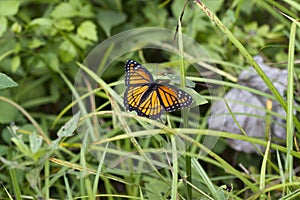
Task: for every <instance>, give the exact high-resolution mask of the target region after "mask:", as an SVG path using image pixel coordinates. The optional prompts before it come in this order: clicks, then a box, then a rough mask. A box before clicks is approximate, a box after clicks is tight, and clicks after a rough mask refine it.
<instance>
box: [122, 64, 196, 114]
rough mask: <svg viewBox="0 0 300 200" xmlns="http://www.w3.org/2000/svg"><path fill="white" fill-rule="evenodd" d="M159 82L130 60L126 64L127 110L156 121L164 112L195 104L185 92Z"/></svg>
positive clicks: (125, 98)
mask: <svg viewBox="0 0 300 200" xmlns="http://www.w3.org/2000/svg"><path fill="white" fill-rule="evenodd" d="M157 82H158V81H154V79H153V76H152V74H151V73H150V72H149V71H148V70H147V69H146V68H145V67H144V66H142V65H141V64H139V63H138V62H136V61H134V60H128V61H127V62H126V64H125V85H126V86H127V88H126V90H125V94H124V105H125V107H126V109H127V110H129V111H136V112H137V114H138V115H140V116H144V117H147V118H151V119H156V118H159V117H160V116H161V115H162V114H163V113H164V112H173V111H176V110H178V109H181V108H188V107H190V105H191V104H192V103H193V98H192V97H191V96H190V95H189V94H188V93H186V92H185V91H183V90H181V89H179V88H177V87H175V86H172V85H168V84H159V83H157Z"/></svg>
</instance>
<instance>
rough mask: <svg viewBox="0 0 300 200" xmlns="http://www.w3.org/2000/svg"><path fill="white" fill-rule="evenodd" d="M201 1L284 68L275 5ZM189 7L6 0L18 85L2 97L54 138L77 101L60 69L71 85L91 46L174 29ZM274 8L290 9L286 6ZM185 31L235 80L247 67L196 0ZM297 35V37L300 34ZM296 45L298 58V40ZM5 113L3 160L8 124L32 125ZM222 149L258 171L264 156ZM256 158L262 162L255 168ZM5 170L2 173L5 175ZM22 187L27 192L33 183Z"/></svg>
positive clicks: (6, 68) (151, 55)
mask: <svg viewBox="0 0 300 200" xmlns="http://www.w3.org/2000/svg"><path fill="white" fill-rule="evenodd" d="M203 2H204V3H205V4H206V5H207V6H208V7H209V8H210V9H211V10H212V11H213V12H214V13H216V14H217V15H218V17H219V18H220V19H221V20H222V21H223V22H224V24H225V25H226V26H227V27H228V28H230V30H231V31H232V32H233V33H234V35H235V36H236V37H237V38H238V39H239V40H240V41H241V42H242V43H243V45H244V46H245V47H246V48H247V50H248V51H249V52H250V53H251V54H252V55H257V54H260V55H263V56H264V58H265V60H267V61H269V62H272V63H282V62H283V63H282V65H279V67H284V66H285V65H284V64H285V63H284V62H286V61H287V53H286V52H287V48H288V37H289V26H290V23H289V22H288V21H287V20H286V19H285V18H284V17H282V16H281V15H278V13H277V12H276V10H275V9H274V8H273V5H272V4H275V3H274V2H273V1H224V0H206V1H204V0H203ZM184 3H185V1H182V0H175V1H168V0H166V1H158V0H153V1H121V0H115V1H111V0H68V1H58V0H56V1H43V0H25V1H16V0H11V1H8V0H7V1H1V2H0V25H1V29H0V37H1V38H0V70H1V72H2V73H5V74H7V75H9V76H10V77H11V78H12V79H13V80H15V81H16V82H17V83H18V84H19V87H16V88H13V89H9V90H2V91H0V95H2V96H5V97H7V98H9V99H12V100H14V101H15V102H17V103H18V104H19V105H21V106H22V107H23V108H25V109H26V110H28V111H29V112H30V114H31V115H32V116H34V117H35V118H36V119H37V121H38V122H39V123H40V124H41V126H42V128H43V130H45V131H46V132H48V133H49V135H50V137H51V138H56V131H57V130H58V129H59V128H60V126H61V125H62V124H63V123H64V122H66V121H67V119H69V117H68V116H71V114H72V113H71V112H68V113H67V114H68V116H65V117H63V118H61V120H59V123H57V124H56V125H55V127H52V125H53V120H54V118H55V117H56V116H57V115H58V113H60V112H61V110H62V109H64V108H65V107H66V106H67V105H68V104H70V102H71V101H72V98H71V97H72V94H71V92H70V90H69V89H68V87H66V84H65V82H64V81H63V80H62V79H61V77H60V75H59V72H60V71H63V72H64V74H66V75H67V76H68V78H69V79H70V80H72V81H73V80H74V78H75V76H76V72H77V71H78V66H77V65H76V62H82V61H83V60H84V58H85V56H86V55H87V54H88V53H89V52H90V50H91V49H93V47H95V46H96V45H97V44H99V43H100V42H102V41H104V40H105V39H107V38H109V37H110V36H112V35H115V34H117V33H120V32H122V31H126V30H129V29H133V28H137V27H151V26H154V27H164V28H170V29H173V30H174V29H175V28H176V25H177V20H178V18H179V16H180V14H181V12H182V9H183V7H184ZM277 3H278V4H283V5H286V4H284V3H283V2H277ZM275 5H276V4H275ZM287 6H288V5H287ZM285 11H286V12H287V13H288V14H290V15H291V16H295V14H294V13H297V10H295V9H293V7H288V8H287V10H285ZM182 26H183V32H184V33H185V34H187V35H189V36H190V37H192V38H193V39H195V40H196V41H197V42H199V43H200V44H201V45H203V46H204V47H205V49H206V50H207V51H208V52H209V55H210V56H211V58H212V59H213V60H216V64H217V66H218V67H219V68H220V69H223V70H225V71H226V72H228V73H230V74H232V75H234V76H236V77H237V76H238V74H239V72H240V71H241V70H242V69H244V68H246V67H248V64H247V63H246V62H245V60H244V58H243V57H242V56H241V55H240V54H239V52H238V51H237V50H236V48H235V47H234V46H233V45H232V44H231V42H229V41H228V39H227V38H226V37H225V36H224V35H223V34H222V33H221V32H220V31H219V30H218V28H217V27H216V26H215V25H214V24H213V23H212V22H211V21H210V20H208V18H207V17H206V16H205V14H204V13H202V12H200V11H199V10H198V9H195V5H194V3H193V2H192V1H190V2H189V3H188V6H187V7H186V9H185V13H184V16H183V19H182ZM297 34H298V38H299V32H297ZM296 48H297V49H296V51H297V53H299V48H300V45H299V43H297V44H296ZM297 55H298V54H297ZM145 58H146V60H147V61H149V62H151V61H157V60H166V59H167V58H166V57H163V56H162V57H161V55H158V54H157V52H151V51H149V52H145ZM123 63H124V60H120V61H118V62H117V63H114V64H115V65H116V66H115V67H120V66H123ZM298 74H299V73H298ZM121 75H122V73H121V72H120V73H115V72H113V71H111V72H110V73H109V72H108V73H106V74H105V76H104V77H102V78H103V79H104V80H105V81H107V82H111V81H112V80H117V79H118V78H119V77H120V76H121ZM0 113H1V114H0V123H1V125H0V127H1V129H2V131H1V139H0V145H1V146H0V147H1V149H2V150H1V151H0V155H1V156H4V157H5V156H6V147H7V146H8V145H11V141H10V139H9V138H10V136H9V133H8V131H7V129H6V128H5V127H7V126H8V124H9V123H11V122H14V123H15V124H17V125H18V126H23V127H26V126H27V127H29V128H28V129H31V128H32V127H31V128H30V124H28V122H27V120H26V119H25V118H24V116H23V115H22V114H21V113H20V112H18V111H17V110H16V109H15V108H14V107H13V106H11V105H9V104H7V103H5V102H2V101H1V102H0ZM25 129H26V128H25ZM225 147H226V145H225V144H220V145H219V146H217V148H216V149H215V150H216V151H217V152H219V153H222V154H223V155H225V157H227V159H228V161H229V162H231V163H239V161H240V160H239V159H243V161H246V162H247V163H251V164H250V165H254V166H255V165H258V164H259V163H260V162H259V160H260V159H261V158H257V157H253V156H251V155H246V156H245V155H242V156H241V157H237V158H232V157H228V156H226V155H230V154H231V153H232V151H231V150H230V149H225ZM231 159H232V160H231ZM253 160H258V161H257V162H256V163H257V164H256V163H255V162H253ZM251 161H252V162H251ZM211 167H212V166H207V169H208V174H209V175H210V174H215V173H220V174H222V173H224V172H220V171H218V170H212V169H211ZM255 167H258V166H255ZM5 170H6V169H5V168H3V167H2V168H1V171H2V172H5ZM24 179H25V178H24ZM24 179H22V180H24ZM27 179H28V180H32V177H28V176H27ZM1 180H3V182H6V183H8V182H9V179H8V177H6V176H5V175H1ZM24 185H26V187H27V188H29V186H28V184H24ZM28 190H29V189H28ZM2 195H3V193H2Z"/></svg>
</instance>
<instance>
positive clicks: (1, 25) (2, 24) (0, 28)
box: [0, 16, 7, 37]
mask: <svg viewBox="0 0 300 200" xmlns="http://www.w3.org/2000/svg"><path fill="white" fill-rule="evenodd" d="M6 29H7V19H6V17H2V16H0V37H1V36H2V35H3V33H5V31H6Z"/></svg>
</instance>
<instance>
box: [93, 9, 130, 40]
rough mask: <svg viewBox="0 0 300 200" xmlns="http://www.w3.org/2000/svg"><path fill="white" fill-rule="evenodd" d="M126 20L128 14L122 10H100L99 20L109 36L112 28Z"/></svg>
mask: <svg viewBox="0 0 300 200" xmlns="http://www.w3.org/2000/svg"><path fill="white" fill-rule="evenodd" d="M125 20H126V15H125V14H124V13H120V12H115V11H108V10H99V13H98V14H97V22H98V23H99V24H100V26H101V27H102V28H103V30H104V32H105V34H106V35H107V36H108V37H109V36H111V33H110V30H111V29H112V27H114V26H116V25H119V24H121V23H122V22H124V21H125Z"/></svg>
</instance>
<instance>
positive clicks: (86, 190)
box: [0, 0, 300, 199]
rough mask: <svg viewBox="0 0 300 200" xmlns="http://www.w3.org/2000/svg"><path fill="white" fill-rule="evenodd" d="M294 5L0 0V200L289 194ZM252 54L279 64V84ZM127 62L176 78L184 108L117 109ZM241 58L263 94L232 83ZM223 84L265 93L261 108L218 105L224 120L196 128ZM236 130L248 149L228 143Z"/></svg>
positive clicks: (209, 0) (299, 190)
mask: <svg viewBox="0 0 300 200" xmlns="http://www.w3.org/2000/svg"><path fill="white" fill-rule="evenodd" d="M185 3H186V6H185ZM299 13H300V3H299V2H297V1H293V0H281V1H273V0H266V1H260V0H253V1H243V0H231V1H224V0H203V1H200V0H196V1H185V0H174V1H170V0H165V1H163V0H161V1H158V0H153V1H121V0H65V1H58V0H54V1H46V0H45V1H44V0H2V1H0V131H1V136H0V162H1V165H0V172H1V173H0V183H1V185H0V199H7V198H9V199H40V198H43V199H66V198H67V199H81V198H82V199H97V198H98V199H126V198H127V199H170V198H172V199H280V198H281V199H297V198H299V196H300V187H299V185H300V176H299V175H300V174H299V166H300V165H299V164H300V162H299V158H300V153H299V147H298V143H299V137H300V135H299V132H300V123H299V121H298V119H299V118H297V112H298V111H299V106H298V104H299V101H300V98H299V92H300V84H299V78H300V68H299V55H300V51H299V50H300V43H299V38H300V31H299V29H297V28H298V27H299V26H300V23H299V22H297V20H296V19H297V18H298V16H299ZM146 27H148V28H149V27H152V28H149V29H146ZM136 28H142V29H136ZM157 28H161V29H157ZM132 30H134V31H133V32H130V31H132ZM168 30H169V31H170V32H168ZM125 31H129V32H125ZM117 34H119V35H117ZM182 34H183V35H182ZM192 40H193V41H194V42H195V43H193V42H191V41H192ZM155 42H157V43H159V45H160V46H159V47H161V48H149V46H151V45H157V44H155ZM99 44H100V45H99ZM97 45H98V46H97ZM172 45H174V46H172ZM162 47H163V48H162ZM200 47H201V48H200ZM174 49H175V50H174ZM257 55H260V57H262V58H263V59H264V63H265V64H266V65H268V66H269V67H272V68H274V69H275V68H277V69H281V70H286V71H285V72H286V73H287V76H286V80H285V81H286V84H285V85H284V87H285V89H284V91H281V92H279V91H278V90H277V89H276V88H275V87H274V85H273V84H275V83H276V80H275V79H274V78H272V77H271V76H270V75H268V74H265V73H264V71H263V70H261V64H257V62H256V61H255V60H254V59H253V58H254V56H257ZM127 59H134V60H136V61H138V62H140V63H143V64H145V66H146V67H147V68H148V69H149V70H150V71H151V72H152V74H153V76H154V77H155V78H158V79H160V78H161V79H164V80H163V81H169V82H171V83H170V84H174V85H177V86H178V87H179V86H184V85H186V86H187V87H188V88H187V91H188V92H189V93H190V94H191V95H192V97H193V99H194V105H193V108H191V110H190V111H189V112H187V110H183V112H182V116H181V115H180V112H176V113H175V114H168V115H163V117H162V118H161V119H158V120H151V119H147V118H144V117H139V116H137V115H136V114H135V113H134V112H132V113H129V112H127V111H125V109H124V105H123V95H124V91H125V89H126V86H125V85H124V64H125V62H126V60H127ZM151 63H152V64H151ZM153 63H155V64H153ZM157 63H158V64H157ZM197 66H201V72H199V71H197V69H200V68H197ZM249 66H253V69H254V70H253V73H255V74H256V75H257V76H260V77H261V79H260V80H262V81H263V82H264V83H265V85H266V88H267V90H268V91H267V92H266V91H262V90H260V89H258V88H253V87H251V86H250V85H244V84H243V83H241V82H240V80H239V75H240V74H241V72H242V71H243V70H245V69H247V68H248V67H249ZM174 77H175V78H174ZM173 78H174V79H173ZM165 79H167V80H165ZM180 80H181V81H180ZM182 80H184V81H182ZM249 80H250V82H251V79H249ZM252 81H253V79H252ZM232 88H236V89H239V90H243V91H247V92H249V93H251V94H255V95H257V96H260V97H264V98H265V99H267V100H266V102H264V104H263V106H262V107H260V108H259V110H262V112H263V113H264V114H263V116H259V114H257V113H254V114H253V113H246V112H245V113H243V112H242V111H240V112H236V111H232V110H231V109H232V108H230V107H231V105H232V104H230V102H225V103H224V107H226V108H227V107H228V108H227V109H228V113H227V117H229V118H231V119H232V120H233V122H234V123H233V124H234V125H235V127H237V131H236V132H234V131H233V132H230V131H229V132H228V131H226V130H224V131H217V130H212V129H210V128H209V127H212V125H211V124H209V119H210V117H211V113H213V111H212V105H213V103H214V102H215V101H217V100H221V101H224V100H223V97H224V95H225V94H226V93H227V92H228V91H230V90H231V89H232ZM94 97H95V98H94ZM204 98H205V99H206V100H207V102H206V101H205V100H204ZM237 100H240V99H237ZM245 104H246V105H248V104H249V105H250V104H252V103H251V101H250V100H249V102H248V101H247V102H245ZM275 105H277V106H278V108H281V110H283V111H284V112H281V113H279V112H277V110H274V109H273V111H272V107H273V106H275ZM251 106H252V107H255V106H258V105H250V107H251ZM194 110H195V111H194ZM278 110H279V109H278ZM77 111H79V112H77ZM283 113H286V115H285V114H283ZM166 116H167V117H166ZM239 116H247V117H249V116H250V117H253V118H255V119H261V120H262V124H263V125H262V126H263V135H261V136H260V137H253V136H251V134H250V133H249V132H247V129H246V128H245V127H243V124H242V123H240V121H238V120H237V117H239ZM274 117H278V118H280V119H282V121H283V124H280V123H279V122H278V121H276V120H275V119H274ZM274 124H277V125H279V126H280V127H281V128H282V130H283V131H282V133H281V135H283V137H278V135H275V134H274V133H275V132H276V131H275V130H274V127H276V126H274ZM250 126H252V127H256V126H257V127H258V126H259V124H253V125H250ZM237 133H240V134H237ZM241 140H243V141H247V142H249V143H250V144H251V146H255V147H254V149H255V150H254V151H252V152H243V151H238V150H237V149H235V148H232V147H233V146H232V145H229V144H230V141H241ZM209 142H211V143H209ZM210 144H213V145H211V146H210ZM257 145H260V146H257ZM253 152H255V153H253Z"/></svg>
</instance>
